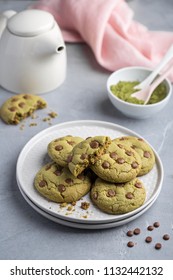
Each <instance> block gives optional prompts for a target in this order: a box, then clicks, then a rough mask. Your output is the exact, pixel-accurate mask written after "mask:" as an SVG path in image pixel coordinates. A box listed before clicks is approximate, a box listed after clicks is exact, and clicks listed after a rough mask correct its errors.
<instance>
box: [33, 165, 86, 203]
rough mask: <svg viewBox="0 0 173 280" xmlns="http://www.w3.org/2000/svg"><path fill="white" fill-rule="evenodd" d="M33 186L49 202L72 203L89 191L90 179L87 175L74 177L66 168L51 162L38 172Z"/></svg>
mask: <svg viewBox="0 0 173 280" xmlns="http://www.w3.org/2000/svg"><path fill="white" fill-rule="evenodd" d="M34 186H35V188H36V189H37V191H38V192H39V193H40V194H42V195H43V196H44V197H46V198H47V199H49V200H51V201H54V202H60V203H61V202H74V201H77V200H79V199H80V198H81V197H82V196H84V195H85V194H86V193H88V192H89V191H90V187H91V179H90V177H89V176H87V174H80V175H79V176H78V177H74V176H73V175H72V174H71V172H70V171H69V170H68V169H67V168H65V167H61V166H59V165H57V164H56V163H55V162H52V163H48V164H46V165H45V166H44V167H42V168H41V169H40V170H39V171H38V173H37V174H36V176H35V180H34Z"/></svg>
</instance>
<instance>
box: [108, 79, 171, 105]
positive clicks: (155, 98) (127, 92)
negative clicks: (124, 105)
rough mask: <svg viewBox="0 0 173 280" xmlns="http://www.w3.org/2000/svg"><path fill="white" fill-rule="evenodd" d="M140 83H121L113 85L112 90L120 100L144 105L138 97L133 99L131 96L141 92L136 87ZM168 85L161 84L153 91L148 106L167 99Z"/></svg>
mask: <svg viewBox="0 0 173 280" xmlns="http://www.w3.org/2000/svg"><path fill="white" fill-rule="evenodd" d="M138 84H139V82H138V81H134V82H125V81H120V82H119V83H117V84H116V85H111V86H110V89H111V91H112V93H113V94H114V95H116V96H117V97H118V98H120V99H122V100H124V101H126V102H129V103H135V104H144V101H143V100H139V99H137V98H136V97H132V96H131V94H132V93H134V92H137V91H139V90H140V89H137V90H135V89H134V87H135V86H136V85H138ZM166 95H167V93H166V85H165V84H164V83H161V84H160V85H158V87H157V88H156V89H155V90H154V91H153V93H152V95H151V97H150V100H149V102H148V103H147V104H154V103H157V102H159V101H161V100H162V99H164V98H165V97H166Z"/></svg>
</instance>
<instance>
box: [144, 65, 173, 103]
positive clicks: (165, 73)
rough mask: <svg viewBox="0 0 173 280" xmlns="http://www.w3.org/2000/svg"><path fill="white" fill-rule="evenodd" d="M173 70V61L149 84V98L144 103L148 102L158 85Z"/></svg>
mask: <svg viewBox="0 0 173 280" xmlns="http://www.w3.org/2000/svg"><path fill="white" fill-rule="evenodd" d="M172 70H173V62H172V63H171V64H170V65H169V67H168V68H167V69H166V70H165V71H164V72H163V73H162V74H161V75H160V76H159V77H158V78H156V80H155V81H154V82H153V83H152V84H151V85H150V86H149V93H148V96H147V99H146V100H145V103H144V104H147V103H148V101H149V99H150V97H151V95H152V93H153V91H154V90H155V89H156V87H157V86H158V85H159V84H160V83H161V82H162V81H163V80H164V79H165V78H166V77H167V76H168V75H169V73H170V72H171V71H172Z"/></svg>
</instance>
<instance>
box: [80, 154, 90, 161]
mask: <svg viewBox="0 0 173 280" xmlns="http://www.w3.org/2000/svg"><path fill="white" fill-rule="evenodd" d="M87 158H88V155H87V154H82V155H81V156H80V159H82V160H84V159H87Z"/></svg>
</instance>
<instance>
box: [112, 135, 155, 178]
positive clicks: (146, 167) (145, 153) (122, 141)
mask: <svg viewBox="0 0 173 280" xmlns="http://www.w3.org/2000/svg"><path fill="white" fill-rule="evenodd" d="M113 142H115V143H117V144H119V145H127V146H129V147H131V148H133V149H134V150H135V151H136V152H137V153H138V154H139V155H140V157H141V161H142V166H141V170H140V172H139V174H138V176H142V175H145V174H147V173H148V172H149V171H150V170H151V169H152V168H153V166H154V163H155V155H154V152H153V150H152V148H151V147H150V146H149V144H147V143H146V142H145V141H144V140H143V139H142V138H138V137H134V136H124V137H120V138H116V139H114V140H113Z"/></svg>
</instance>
